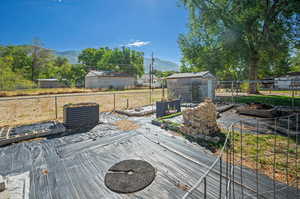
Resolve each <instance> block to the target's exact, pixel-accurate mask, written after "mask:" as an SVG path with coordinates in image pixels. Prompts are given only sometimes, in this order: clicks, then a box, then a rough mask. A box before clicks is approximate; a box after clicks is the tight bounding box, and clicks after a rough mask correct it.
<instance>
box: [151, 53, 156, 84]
mask: <svg viewBox="0 0 300 199" xmlns="http://www.w3.org/2000/svg"><path fill="white" fill-rule="evenodd" d="M154 61H155V59H154V53H153V52H152V59H151V67H152V68H151V85H152V84H153V83H154V81H153V71H154Z"/></svg>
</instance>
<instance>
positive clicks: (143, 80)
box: [137, 73, 162, 88]
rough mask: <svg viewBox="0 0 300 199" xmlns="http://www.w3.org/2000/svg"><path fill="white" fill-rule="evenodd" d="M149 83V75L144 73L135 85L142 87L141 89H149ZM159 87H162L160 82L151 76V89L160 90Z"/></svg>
mask: <svg viewBox="0 0 300 199" xmlns="http://www.w3.org/2000/svg"><path fill="white" fill-rule="evenodd" d="M149 81H150V77H149V74H147V73H146V74H144V75H142V76H141V77H140V78H139V79H138V80H137V85H138V86H143V87H149V84H150V83H149ZM161 85H162V84H161V80H160V79H159V78H158V77H156V76H155V75H153V84H152V88H160V87H161Z"/></svg>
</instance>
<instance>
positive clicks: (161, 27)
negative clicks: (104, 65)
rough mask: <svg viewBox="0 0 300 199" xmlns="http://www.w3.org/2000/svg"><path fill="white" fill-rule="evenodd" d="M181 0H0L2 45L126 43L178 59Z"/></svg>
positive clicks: (182, 22)
mask: <svg viewBox="0 0 300 199" xmlns="http://www.w3.org/2000/svg"><path fill="white" fill-rule="evenodd" d="M178 1H179V0H1V6H0V18H1V20H0V27H1V31H0V44H2V45H7V44H28V43H31V41H32V39H33V38H34V37H38V38H40V39H41V40H42V41H43V43H44V46H45V47H47V48H52V49H56V50H81V49H84V48H88V47H100V46H109V47H120V46H121V45H129V46H130V47H131V48H133V49H137V50H141V51H144V52H145V55H146V56H150V54H151V52H152V51H153V52H154V53H155V55H156V57H159V58H162V59H167V60H170V61H175V62H179V61H180V58H181V54H180V49H179V47H178V44H177V39H178V35H179V34H180V33H185V32H186V31H187V26H186V24H187V18H188V17H187V12H186V10H185V9H184V8H183V7H182V6H180V7H179V6H178Z"/></svg>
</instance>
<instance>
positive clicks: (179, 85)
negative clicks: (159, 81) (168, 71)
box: [167, 71, 216, 102]
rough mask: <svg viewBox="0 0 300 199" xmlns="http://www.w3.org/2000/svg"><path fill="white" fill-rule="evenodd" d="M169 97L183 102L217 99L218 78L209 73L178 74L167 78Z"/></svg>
mask: <svg viewBox="0 0 300 199" xmlns="http://www.w3.org/2000/svg"><path fill="white" fill-rule="evenodd" d="M167 87H168V97H169V98H171V99H180V100H181V101H182V102H201V101H203V100H204V99H205V98H211V99H214V98H215V87H216V78H215V76H213V75H212V74H211V73H210V72H209V71H203V72H197V73H177V74H173V75H171V76H169V77H167Z"/></svg>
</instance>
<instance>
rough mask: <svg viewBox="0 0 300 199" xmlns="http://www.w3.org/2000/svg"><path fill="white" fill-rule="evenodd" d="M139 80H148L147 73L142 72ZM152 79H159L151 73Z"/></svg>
mask: <svg viewBox="0 0 300 199" xmlns="http://www.w3.org/2000/svg"><path fill="white" fill-rule="evenodd" d="M139 79H140V80H149V73H145V74H143V75H142V76H141V77H140V78H139ZM153 79H159V78H157V77H156V76H155V75H153Z"/></svg>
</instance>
